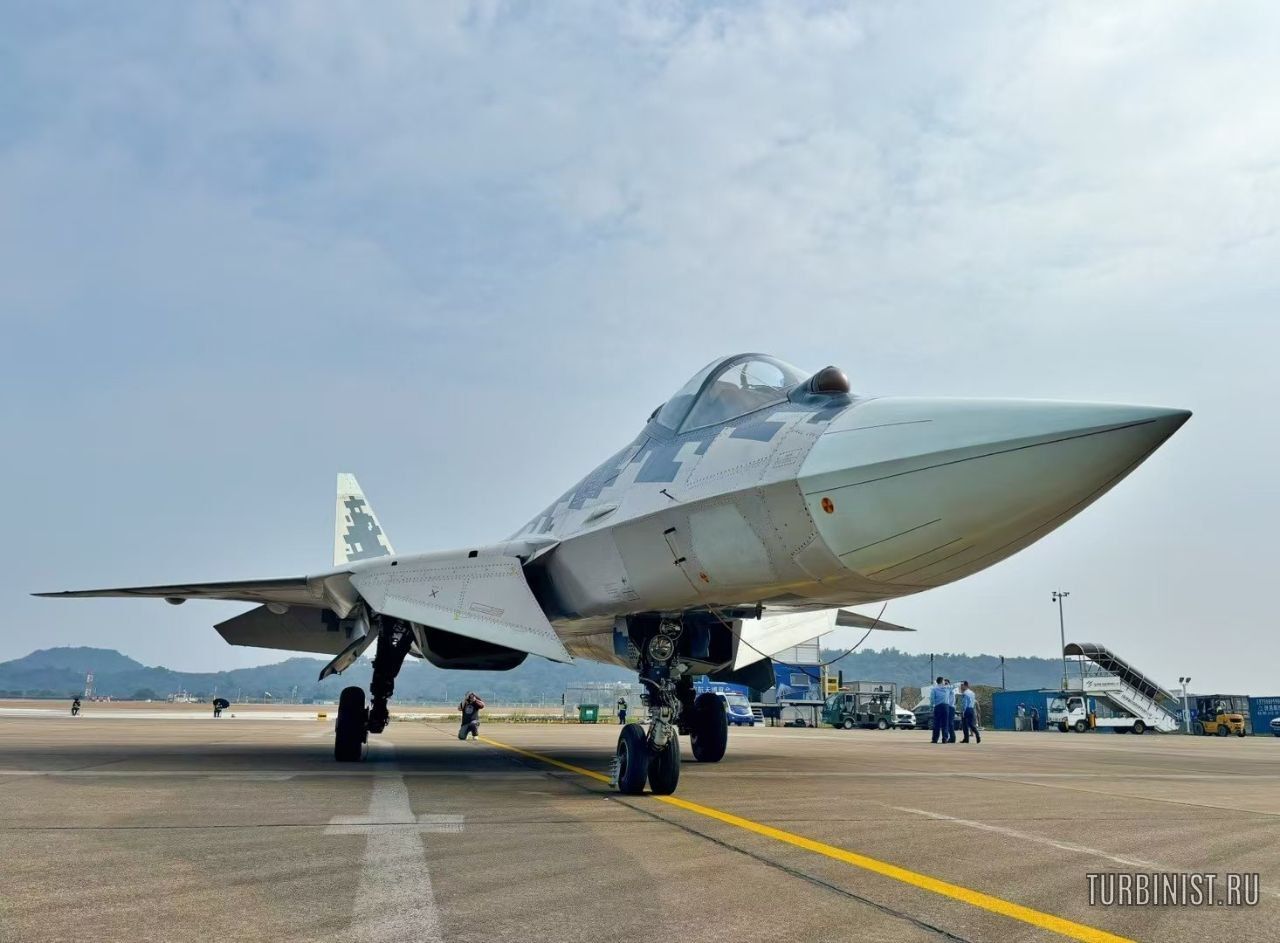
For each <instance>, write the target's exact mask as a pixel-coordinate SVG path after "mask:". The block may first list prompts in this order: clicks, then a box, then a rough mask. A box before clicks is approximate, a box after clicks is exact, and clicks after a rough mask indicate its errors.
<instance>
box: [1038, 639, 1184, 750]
mask: <svg viewBox="0 0 1280 943" xmlns="http://www.w3.org/2000/svg"><path fill="white" fill-rule="evenodd" d="M1062 653H1063V655H1065V656H1066V657H1068V658H1075V659H1077V660H1078V662H1079V665H1080V687H1079V693H1083V694H1084V695H1085V696H1087V697H1093V698H1095V699H1096V700H1102V701H1105V702H1106V703H1107V704H1108V705H1109V706H1110V707H1111V708H1113V709H1114V713H1115V714H1116V715H1118V716H1110V717H1101V716H1099V717H1097V718H1096V719H1095V721H1094V723H1095V725H1096V726H1098V727H1114V728H1117V729H1118V730H1130V731H1132V732H1133V733H1143V732H1144V731H1147V730H1158V731H1160V732H1161V733H1174V732H1176V731H1177V730H1178V729H1179V728H1180V727H1181V726H1182V706H1181V704H1180V702H1179V701H1178V698H1177V696H1176V695H1174V694H1171V693H1170V692H1169V691H1166V690H1165V689H1164V688H1162V687H1160V685H1158V684H1156V683H1155V682H1154V681H1152V680H1151V679H1150V678H1148V677H1147V676H1146V675H1144V674H1143V673H1142V672H1140V671H1139V670H1138V669H1137V668H1134V667H1133V665H1131V664H1129V663H1128V662H1127V661H1125V660H1124V659H1123V658H1121V657H1120V656H1119V655H1117V654H1116V653H1115V652H1113V651H1111V650H1110V649H1108V648H1106V647H1104V646H1102V645H1098V644H1096V643H1093V642H1070V643H1069V644H1068V645H1067V646H1066V648H1064V649H1063V650H1062ZM1073 687H1074V686H1073ZM1064 693H1072V692H1064ZM1077 729H1078V728H1077Z"/></svg>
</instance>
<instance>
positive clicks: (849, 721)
mask: <svg viewBox="0 0 1280 943" xmlns="http://www.w3.org/2000/svg"><path fill="white" fill-rule="evenodd" d="M840 726H841V727H843V728H844V729H845V730H852V729H853V718H852V717H846V718H845V719H844V720H842V721H841V722H840Z"/></svg>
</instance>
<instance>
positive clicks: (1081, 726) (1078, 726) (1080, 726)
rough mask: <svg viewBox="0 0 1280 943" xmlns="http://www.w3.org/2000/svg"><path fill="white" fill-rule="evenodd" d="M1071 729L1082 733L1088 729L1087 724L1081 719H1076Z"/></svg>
mask: <svg viewBox="0 0 1280 943" xmlns="http://www.w3.org/2000/svg"><path fill="white" fill-rule="evenodd" d="M1071 729H1073V730H1074V731H1075V732H1076V733H1084V732H1085V731H1086V730H1088V729H1089V725H1088V724H1086V723H1085V722H1084V721H1083V720H1077V721H1076V722H1075V724H1074V726H1073V727H1072V728H1071Z"/></svg>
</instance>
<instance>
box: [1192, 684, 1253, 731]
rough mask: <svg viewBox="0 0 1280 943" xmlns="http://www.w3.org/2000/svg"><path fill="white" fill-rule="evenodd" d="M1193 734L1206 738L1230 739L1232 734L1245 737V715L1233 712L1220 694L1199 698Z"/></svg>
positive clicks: (1193, 722)
mask: <svg viewBox="0 0 1280 943" xmlns="http://www.w3.org/2000/svg"><path fill="white" fill-rule="evenodd" d="M1191 732H1192V733H1194V734H1200V735H1201V736H1205V737H1211V736H1219V737H1229V736H1231V734H1235V735H1236V736H1237V737H1243V736H1244V735H1245V733H1246V730H1245V725H1244V714H1242V713H1240V712H1239V711H1236V710H1232V708H1231V705H1230V704H1229V703H1228V701H1227V699H1226V698H1225V697H1223V696H1222V695H1220V694H1210V695H1207V696H1204V697H1197V698H1196V712H1195V720H1194V721H1192V723H1191Z"/></svg>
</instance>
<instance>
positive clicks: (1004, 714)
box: [990, 688, 1097, 730]
mask: <svg viewBox="0 0 1280 943" xmlns="http://www.w3.org/2000/svg"><path fill="white" fill-rule="evenodd" d="M1060 693H1061V692H1059V691H1055V690H1052V689H1050V688H1040V689H1039V690H1029V691H997V692H996V693H995V694H993V695H992V696H991V712H992V713H993V714H994V715H995V716H994V717H993V718H992V722H991V724H990V726H991V727H994V728H995V729H996V730H1013V729H1014V724H1013V721H1014V718H1016V717H1017V716H1018V705H1019V704H1021V705H1023V706H1024V707H1025V708H1026V710H1027V716H1028V717H1030V716H1031V709H1032V708H1035V709H1036V710H1037V711H1039V712H1040V729H1041V730H1046V729H1048V720H1049V701H1050V700H1052V699H1053V698H1055V697H1057V696H1058V695H1059V694H1060ZM1088 706H1089V709H1090V710H1097V704H1096V703H1095V702H1094V699H1093V698H1089V701H1088Z"/></svg>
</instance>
